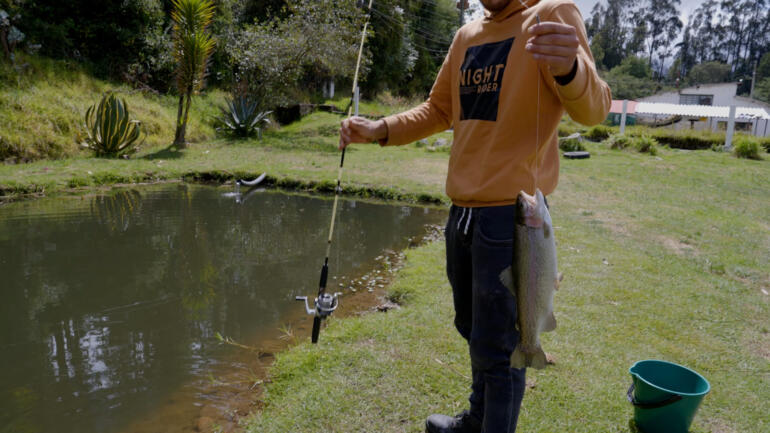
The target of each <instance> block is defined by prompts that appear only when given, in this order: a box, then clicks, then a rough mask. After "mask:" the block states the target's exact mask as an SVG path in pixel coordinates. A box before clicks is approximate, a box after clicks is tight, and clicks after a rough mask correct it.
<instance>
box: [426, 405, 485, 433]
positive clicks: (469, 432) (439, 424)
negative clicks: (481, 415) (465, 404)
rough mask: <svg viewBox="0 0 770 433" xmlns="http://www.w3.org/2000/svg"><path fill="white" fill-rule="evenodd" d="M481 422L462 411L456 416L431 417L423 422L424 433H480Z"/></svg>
mask: <svg viewBox="0 0 770 433" xmlns="http://www.w3.org/2000/svg"><path fill="white" fill-rule="evenodd" d="M480 432H481V420H480V419H478V418H476V417H475V416H473V415H471V413H470V412H468V411H467V410H466V411H463V412H460V414H458V415H457V416H454V417H451V416H447V415H437V414H434V415H431V416H429V417H428V420H427V421H425V433H480Z"/></svg>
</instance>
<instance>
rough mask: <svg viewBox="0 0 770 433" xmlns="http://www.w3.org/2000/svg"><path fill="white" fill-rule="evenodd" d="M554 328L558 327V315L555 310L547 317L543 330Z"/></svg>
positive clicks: (549, 330)
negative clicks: (556, 315)
mask: <svg viewBox="0 0 770 433" xmlns="http://www.w3.org/2000/svg"><path fill="white" fill-rule="evenodd" d="M554 329H556V317H554V315H553V312H551V314H549V315H548V317H546V318H545V323H544V324H543V332H551V331H553V330H554Z"/></svg>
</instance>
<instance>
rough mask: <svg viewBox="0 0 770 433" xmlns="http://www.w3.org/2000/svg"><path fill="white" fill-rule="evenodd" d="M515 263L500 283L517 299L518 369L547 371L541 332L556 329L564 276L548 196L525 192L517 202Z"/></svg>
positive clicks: (515, 358) (515, 360) (513, 361)
mask: <svg viewBox="0 0 770 433" xmlns="http://www.w3.org/2000/svg"><path fill="white" fill-rule="evenodd" d="M515 224H516V225H515V227H516V228H515V231H516V234H515V236H514V246H513V248H514V257H513V263H512V264H511V266H510V267H508V268H506V269H505V270H504V271H503V272H502V273H501V274H500V281H502V283H503V284H504V285H505V286H506V287H507V288H508V290H510V291H511V293H512V294H513V295H514V296H515V297H516V305H517V308H518V320H517V322H518V323H517V325H518V328H519V336H520V339H519V344H518V346H516V350H515V351H514V352H513V355H511V366H512V367H515V368H523V367H534V368H544V367H545V366H546V356H545V352H543V349H542V347H541V346H540V333H541V332H548V331H553V330H554V329H556V319H555V317H554V315H553V295H554V293H555V291H556V290H557V289H558V287H559V281H560V280H561V276H560V275H559V274H558V270H557V260H556V240H555V238H554V232H553V223H552V222H551V215H550V213H549V212H548V207H547V206H546V204H545V197H544V196H543V193H542V192H541V191H540V190H539V189H538V190H536V191H535V195H534V196H532V195H529V194H527V193H526V192H524V191H521V192H520V193H519V196H518V198H517V202H516V221H515Z"/></svg>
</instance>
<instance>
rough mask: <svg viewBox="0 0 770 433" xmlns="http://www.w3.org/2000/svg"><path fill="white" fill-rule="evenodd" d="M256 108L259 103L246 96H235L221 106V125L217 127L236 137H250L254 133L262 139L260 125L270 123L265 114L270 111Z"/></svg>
mask: <svg viewBox="0 0 770 433" xmlns="http://www.w3.org/2000/svg"><path fill="white" fill-rule="evenodd" d="M258 108H259V104H257V103H256V102H254V101H252V100H251V98H249V97H248V96H244V95H239V96H236V97H235V98H233V99H232V100H230V101H227V104H226V105H225V106H224V107H221V110H222V117H221V118H220V119H219V120H220V124H221V126H220V127H219V128H217V129H218V130H220V131H224V132H227V133H229V134H232V135H234V136H236V137H251V136H252V135H254V134H255V133H256V134H257V136H258V137H259V139H262V128H261V126H262V124H265V125H269V124H270V119H268V117H267V116H268V115H270V113H272V111H259V110H258Z"/></svg>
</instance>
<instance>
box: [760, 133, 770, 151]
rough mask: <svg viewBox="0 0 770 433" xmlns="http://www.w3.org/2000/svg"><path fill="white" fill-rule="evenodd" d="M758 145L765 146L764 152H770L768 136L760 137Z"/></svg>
mask: <svg viewBox="0 0 770 433" xmlns="http://www.w3.org/2000/svg"><path fill="white" fill-rule="evenodd" d="M759 145H760V146H762V147H763V148H765V152H767V153H770V137H762V138H760V139H759Z"/></svg>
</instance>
